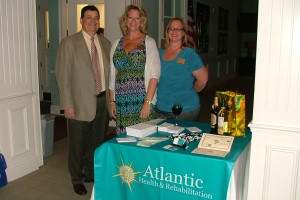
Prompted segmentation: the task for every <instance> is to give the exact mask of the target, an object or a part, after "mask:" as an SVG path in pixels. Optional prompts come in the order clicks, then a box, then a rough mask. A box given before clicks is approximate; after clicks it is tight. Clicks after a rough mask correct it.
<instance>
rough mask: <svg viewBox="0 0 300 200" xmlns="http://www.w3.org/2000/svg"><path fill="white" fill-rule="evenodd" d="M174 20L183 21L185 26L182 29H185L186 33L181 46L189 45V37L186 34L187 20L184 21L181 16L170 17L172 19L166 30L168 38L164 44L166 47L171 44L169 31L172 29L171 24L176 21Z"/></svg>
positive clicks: (182, 23)
mask: <svg viewBox="0 0 300 200" xmlns="http://www.w3.org/2000/svg"><path fill="white" fill-rule="evenodd" d="M174 21H179V22H180V23H181V25H182V27H183V29H182V31H183V33H184V35H183V38H182V44H181V47H187V46H188V38H187V35H186V33H187V28H186V24H185V22H184V21H183V20H182V19H181V18H179V17H174V18H172V19H170V21H169V23H168V25H167V27H166V32H165V36H166V38H165V45H164V47H165V48H167V47H168V46H169V45H170V38H169V34H168V32H169V29H170V26H171V24H172V22H174Z"/></svg>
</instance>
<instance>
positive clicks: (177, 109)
mask: <svg viewBox="0 0 300 200" xmlns="http://www.w3.org/2000/svg"><path fill="white" fill-rule="evenodd" d="M181 112H182V105H181V104H179V103H175V104H173V106H172V113H173V114H174V116H175V126H178V122H177V117H178V116H179V115H180V114H181Z"/></svg>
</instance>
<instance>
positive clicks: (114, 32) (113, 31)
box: [104, 0, 128, 42]
mask: <svg viewBox="0 0 300 200" xmlns="http://www.w3.org/2000/svg"><path fill="white" fill-rule="evenodd" d="M127 3H128V2H126V0H105V10H106V16H105V24H106V27H105V32H104V35H105V36H106V37H107V38H108V39H109V40H110V41H111V42H114V41H115V40H116V39H118V38H120V36H121V35H122V32H121V30H120V27H119V17H120V16H121V15H122V14H123V12H124V10H125V7H126V5H127Z"/></svg>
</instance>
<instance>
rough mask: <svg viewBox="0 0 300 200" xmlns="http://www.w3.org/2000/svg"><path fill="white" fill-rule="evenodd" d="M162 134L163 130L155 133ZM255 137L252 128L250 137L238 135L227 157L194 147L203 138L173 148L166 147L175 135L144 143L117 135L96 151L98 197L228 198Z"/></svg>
mask: <svg viewBox="0 0 300 200" xmlns="http://www.w3.org/2000/svg"><path fill="white" fill-rule="evenodd" d="M182 123H183V124H181V125H182V126H185V127H190V126H196V127H199V128H200V129H201V130H203V132H208V131H209V126H208V124H204V123H196V122H182ZM162 134H163V133H160V132H158V133H154V134H153V135H152V136H154V137H155V136H161V135H162ZM250 140H251V133H250V132H247V133H246V136H245V137H240V138H235V140H234V143H233V145H232V148H231V151H230V153H229V154H227V156H226V157H224V158H223V157H213V156H205V155H199V154H193V153H191V152H192V150H193V149H194V148H195V147H196V146H197V144H198V142H193V143H191V144H190V145H189V148H187V149H184V148H179V149H177V150H175V151H170V150H167V149H164V148H163V147H164V146H166V145H168V144H171V142H170V140H166V141H163V142H161V143H158V144H155V145H153V146H151V147H141V146H137V144H136V143H117V142H116V139H112V140H110V141H108V142H106V143H104V144H103V145H101V146H100V147H99V148H98V149H97V150H96V152H95V161H94V166H95V185H94V199H95V200H108V199H110V200H169V199H170V200H192V199H193V200H194V199H201V200H202V199H203V200H207V199H213V200H224V199H228V194H227V191H229V189H228V187H229V183H230V179H231V178H232V177H231V175H232V171H233V168H234V167H235V164H236V163H237V161H238V160H239V157H241V154H245V151H246V150H247V149H248V148H247V147H248V146H249V145H248V144H249V142H250ZM244 157H245V156H244ZM245 160H246V159H244V160H243V161H242V162H243V165H242V168H244V167H245V164H244V162H245ZM239 162H241V161H239ZM242 171H243V172H244V170H242ZM238 176H244V174H238ZM235 184H237V183H235ZM238 184H242V183H240V182H239V183H238ZM235 187H236V186H235ZM242 187H243V186H241V187H239V188H242ZM235 199H238V198H236V197H235Z"/></svg>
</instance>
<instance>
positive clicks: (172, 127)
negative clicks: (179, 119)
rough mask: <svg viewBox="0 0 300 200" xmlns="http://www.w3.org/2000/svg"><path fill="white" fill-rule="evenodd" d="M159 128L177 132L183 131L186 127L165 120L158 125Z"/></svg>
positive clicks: (164, 130) (173, 132)
mask: <svg viewBox="0 0 300 200" xmlns="http://www.w3.org/2000/svg"><path fill="white" fill-rule="evenodd" d="M157 130H158V131H161V132H167V133H172V134H177V133H181V132H182V131H183V130H184V128H183V127H181V126H176V125H174V124H171V123H168V122H164V123H162V124H160V125H158V126H157Z"/></svg>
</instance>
